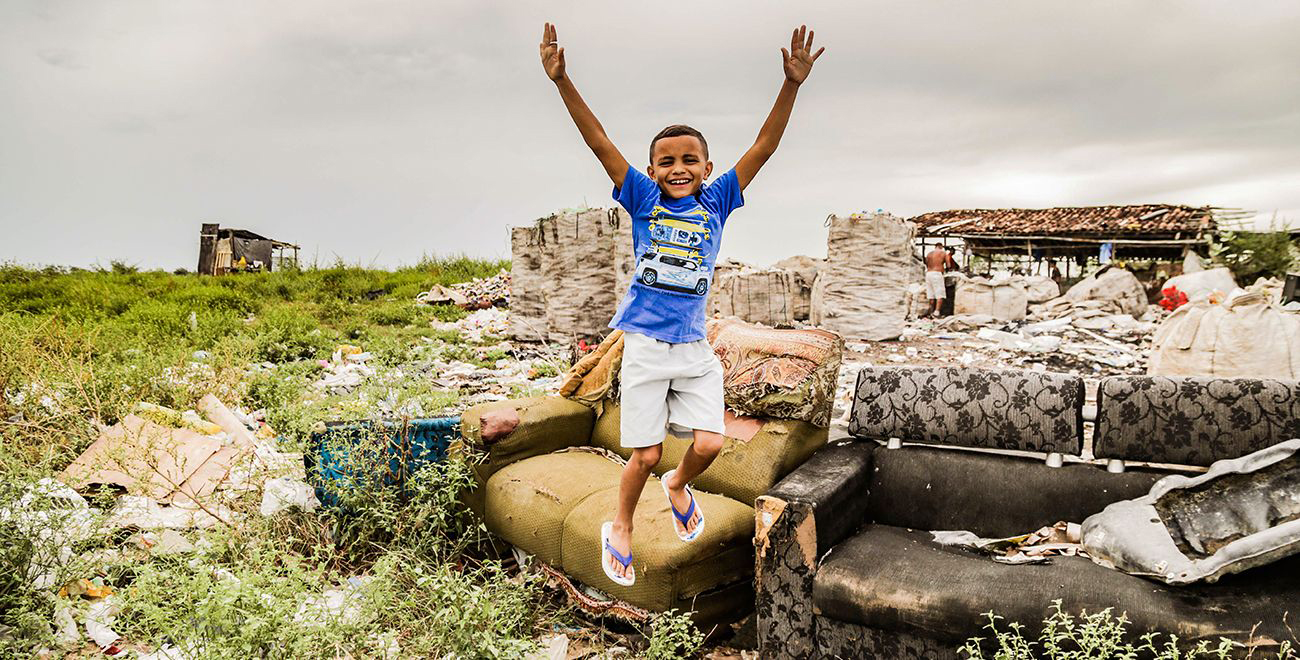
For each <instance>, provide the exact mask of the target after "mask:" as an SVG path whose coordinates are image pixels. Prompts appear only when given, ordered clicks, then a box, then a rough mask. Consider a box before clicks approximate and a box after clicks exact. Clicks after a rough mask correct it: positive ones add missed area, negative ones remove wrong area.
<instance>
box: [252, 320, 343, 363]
mask: <svg viewBox="0 0 1300 660" xmlns="http://www.w3.org/2000/svg"><path fill="white" fill-rule="evenodd" d="M253 330H254V332H255V333H256V335H255V339H256V341H255V349H254V354H255V356H256V358H257V359H259V360H263V361H266V362H287V361H289V360H298V359H304V358H314V357H316V356H317V355H319V354H323V353H324V352H325V351H326V350H327V349H329V347H330V344H331V342H330V340H329V338H328V337H326V336H325V335H324V333H323V332H322V331H321V329H320V325H319V324H318V323H317V322H316V319H315V318H313V317H311V316H309V315H307V314H304V313H303V312H300V311H298V310H296V309H292V308H287V307H275V308H272V309H271V310H269V311H268V312H267V313H266V314H264V315H263V316H262V318H261V319H260V320H259V321H258V323H257V324H256V325H255V326H254V328H253Z"/></svg>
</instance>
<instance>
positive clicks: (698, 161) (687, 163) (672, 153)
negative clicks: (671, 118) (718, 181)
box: [646, 135, 713, 199]
mask: <svg viewBox="0 0 1300 660" xmlns="http://www.w3.org/2000/svg"><path fill="white" fill-rule="evenodd" d="M712 172H713V161H710V160H708V154H707V153H705V151H704V145H703V144H701V143H700V140H699V138H697V137H695V136H693V135H678V136H675V137H664V138H659V140H658V141H657V142H655V144H654V150H653V151H652V152H651V158H650V166H649V167H647V168H646V174H648V175H649V176H650V178H651V179H654V181H655V183H657V184H659V189H660V190H662V191H664V193H665V194H667V195H668V196H669V197H672V198H673V199H681V198H683V197H690V196H691V195H694V194H695V193H696V192H697V191H698V190H699V189H700V186H701V185H702V184H703V183H704V180H705V179H707V178H709V174H711V173H712Z"/></svg>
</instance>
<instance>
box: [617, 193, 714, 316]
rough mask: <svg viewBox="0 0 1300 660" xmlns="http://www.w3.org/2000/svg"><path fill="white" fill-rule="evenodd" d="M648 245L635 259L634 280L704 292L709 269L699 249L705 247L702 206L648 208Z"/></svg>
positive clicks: (706, 229)
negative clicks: (681, 208)
mask: <svg viewBox="0 0 1300 660" xmlns="http://www.w3.org/2000/svg"><path fill="white" fill-rule="evenodd" d="M649 220H650V225H649V230H650V246H649V249H647V250H646V252H645V253H644V254H642V255H641V257H640V258H639V259H638V260H637V269H636V274H635V276H636V279H637V281H638V282H640V283H641V284H644V285H646V286H651V287H655V288H658V289H669V290H681V291H688V292H692V293H695V294H696V295H700V296H702V295H704V294H705V293H707V292H708V290H709V281H710V279H711V277H710V275H711V271H712V269H711V268H710V267H709V266H707V265H706V264H705V255H704V252H702V250H707V249H708V242H709V239H710V238H711V236H712V234H711V232H710V231H709V226H708V222H709V212H708V211H707V210H705V209H704V208H703V207H698V206H697V207H696V208H694V209H691V210H690V211H685V212H680V211H678V212H674V211H669V210H668V209H666V208H664V207H662V206H655V207H654V208H653V209H652V210H651V211H650V218H649Z"/></svg>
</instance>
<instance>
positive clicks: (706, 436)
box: [665, 429, 726, 534]
mask: <svg viewBox="0 0 1300 660" xmlns="http://www.w3.org/2000/svg"><path fill="white" fill-rule="evenodd" d="M694 435H695V441H694V442H692V443H691V446H690V448H689V449H687V450H686V455H685V456H682V462H681V464H680V465H678V466H677V471H676V472H673V476H672V478H671V479H668V480H666V481H665V484H666V485H667V486H668V497H669V499H671V500H672V503H673V508H675V509H677V510H678V511H680V512H685V511H686V509H688V508H689V507H690V506H691V496H690V495H687V494H686V484H688V483H690V482H691V480H693V479H695V477H698V476H700V474H701V473H703V472H704V471H705V470H706V469H708V467H709V464H710V463H712V462H713V459H715V458H717V457H718V452H720V451H722V443H723V442H725V440H726V439H725V438H723V437H722V434H721V433H714V432H712V431H701V430H699V429H696V430H695V433H694ZM674 520H675V519H674ZM678 524H679V525H680V523H678ZM698 524H700V510H699V507H696V509H695V515H693V516H691V519H690V520H689V521H687V524H686V527H685V531H686V532H687V533H688V534H689V533H690V532H692V531H694V530H695V526H696V525H698Z"/></svg>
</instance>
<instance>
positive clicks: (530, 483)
mask: <svg viewBox="0 0 1300 660" xmlns="http://www.w3.org/2000/svg"><path fill="white" fill-rule="evenodd" d="M618 478H619V466H618V465H617V464H615V463H614V462H613V461H611V460H609V459H608V458H605V457H603V456H598V455H596V454H590V453H585V452H563V453H559V454H547V455H545V456H534V457H533V458H527V459H524V460H522V461H519V462H517V463H512V464H510V465H507V466H505V467H504V468H501V469H500V470H498V471H497V473H496V474H493V475H492V476H491V478H489V479H488V481H487V488H486V491H487V493H486V501H485V505H484V514H483V518H484V521H485V522H486V523H487V526H488V529H489V530H491V531H492V533H494V534H496V535H497V536H500V537H501V538H503V539H505V540H506V541H508V542H510V544H511V545H514V546H516V547H518V548H520V549H521V550H524V551H525V552H530V553H532V554H534V555H537V557H538V559H540V560H541V561H543V562H545V563H547V564H550V565H552V566H559V565H560V540H561V532H562V527H563V525H564V519H565V517H566V516H568V515H569V512H570V511H572V510H573V508H574V507H575V506H577V505H578V503H580V502H582V500H584V499H586V498H587V497H589V496H590V495H592V494H593V493H596V492H599V491H603V490H606V489H609V488H611V487H616V486H618ZM611 517H612V514H611Z"/></svg>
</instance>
